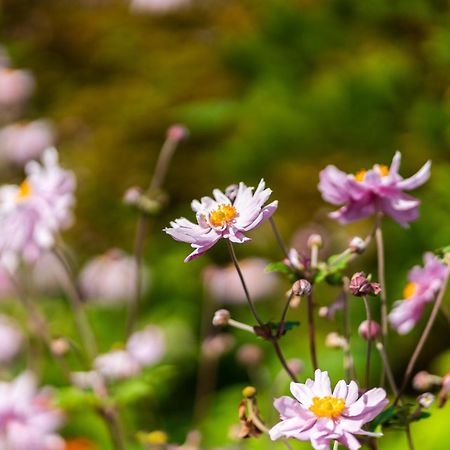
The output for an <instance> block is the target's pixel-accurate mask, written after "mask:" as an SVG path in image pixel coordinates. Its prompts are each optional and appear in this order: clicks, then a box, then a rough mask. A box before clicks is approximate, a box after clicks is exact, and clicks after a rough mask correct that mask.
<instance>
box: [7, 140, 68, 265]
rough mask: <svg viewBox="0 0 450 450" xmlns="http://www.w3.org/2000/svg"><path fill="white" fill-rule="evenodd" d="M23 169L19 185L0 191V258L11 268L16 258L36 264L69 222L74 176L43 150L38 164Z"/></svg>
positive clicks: (32, 163)
mask: <svg viewBox="0 0 450 450" xmlns="http://www.w3.org/2000/svg"><path fill="white" fill-rule="evenodd" d="M25 170H26V173H27V177H26V179H25V181H23V182H22V184H21V185H20V186H16V185H8V186H3V187H1V188H0V259H1V261H2V263H4V264H5V265H6V266H7V267H8V268H11V269H12V268H14V267H15V266H16V265H17V263H18V260H19V258H20V257H22V258H23V259H24V260H25V261H26V262H29V263H32V262H36V261H37V259H38V258H39V257H40V256H41V255H42V253H43V252H45V251H46V250H49V249H50V248H52V246H53V244H54V236H55V234H56V233H57V232H58V231H60V230H61V229H64V228H66V227H68V226H69V225H70V224H71V221H72V212H71V208H72V205H73V203H74V190H75V177H74V175H73V173H72V172H68V171H66V170H63V169H62V168H61V167H60V166H59V164H58V154H57V152H56V150H55V149H54V148H51V149H47V150H46V151H45V152H44V155H43V157H42V164H38V163H37V162H36V161H31V162H29V163H28V164H27V165H26V169H25Z"/></svg>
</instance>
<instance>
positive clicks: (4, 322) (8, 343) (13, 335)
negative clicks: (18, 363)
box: [0, 315, 23, 364]
mask: <svg viewBox="0 0 450 450" xmlns="http://www.w3.org/2000/svg"><path fill="white" fill-rule="evenodd" d="M22 345H23V334H22V332H21V331H20V330H19V328H18V327H17V326H16V325H15V324H14V323H13V322H11V320H10V319H9V318H8V317H6V316H4V315H0V364H6V363H9V362H10V361H11V360H12V359H13V358H14V357H15V356H16V355H17V354H18V353H19V352H20V350H21V348H22Z"/></svg>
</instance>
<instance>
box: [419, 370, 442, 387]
mask: <svg viewBox="0 0 450 450" xmlns="http://www.w3.org/2000/svg"><path fill="white" fill-rule="evenodd" d="M441 382H442V378H441V377H438V376H437V375H432V374H431V373H428V372H427V371H425V370H421V371H420V372H417V373H416V374H415V375H414V378H413V380H412V385H413V388H414V389H415V390H416V391H429V390H431V389H433V388H434V387H436V386H439V385H440V384H441Z"/></svg>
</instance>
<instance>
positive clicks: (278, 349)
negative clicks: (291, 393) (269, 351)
mask: <svg viewBox="0 0 450 450" xmlns="http://www.w3.org/2000/svg"><path fill="white" fill-rule="evenodd" d="M271 342H272V345H273V348H274V349H275V352H276V354H277V356H278V359H279V360H280V363H281V365H282V366H283V368H284V370H285V371H286V373H287V374H288V375H289V376H290V377H291V380H292V381H293V382H294V383H297V382H298V380H297V377H296V376H295V374H294V373H293V372H292V370H291V369H290V368H289V365H288V363H287V362H286V358H285V357H284V355H283V352H282V350H281V347H280V344H279V342H278V339H277V338H272V339H271Z"/></svg>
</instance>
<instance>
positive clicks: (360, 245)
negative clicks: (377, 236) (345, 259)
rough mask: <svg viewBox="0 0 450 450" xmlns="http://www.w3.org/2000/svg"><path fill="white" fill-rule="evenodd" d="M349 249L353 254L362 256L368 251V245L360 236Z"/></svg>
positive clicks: (353, 240)
mask: <svg viewBox="0 0 450 450" xmlns="http://www.w3.org/2000/svg"><path fill="white" fill-rule="evenodd" d="M348 248H349V249H350V251H351V252H352V253H358V254H361V253H363V252H364V250H365V249H366V243H365V241H364V239H362V238H360V237H359V236H355V237H354V238H352V240H351V241H350V242H349V244H348Z"/></svg>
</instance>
